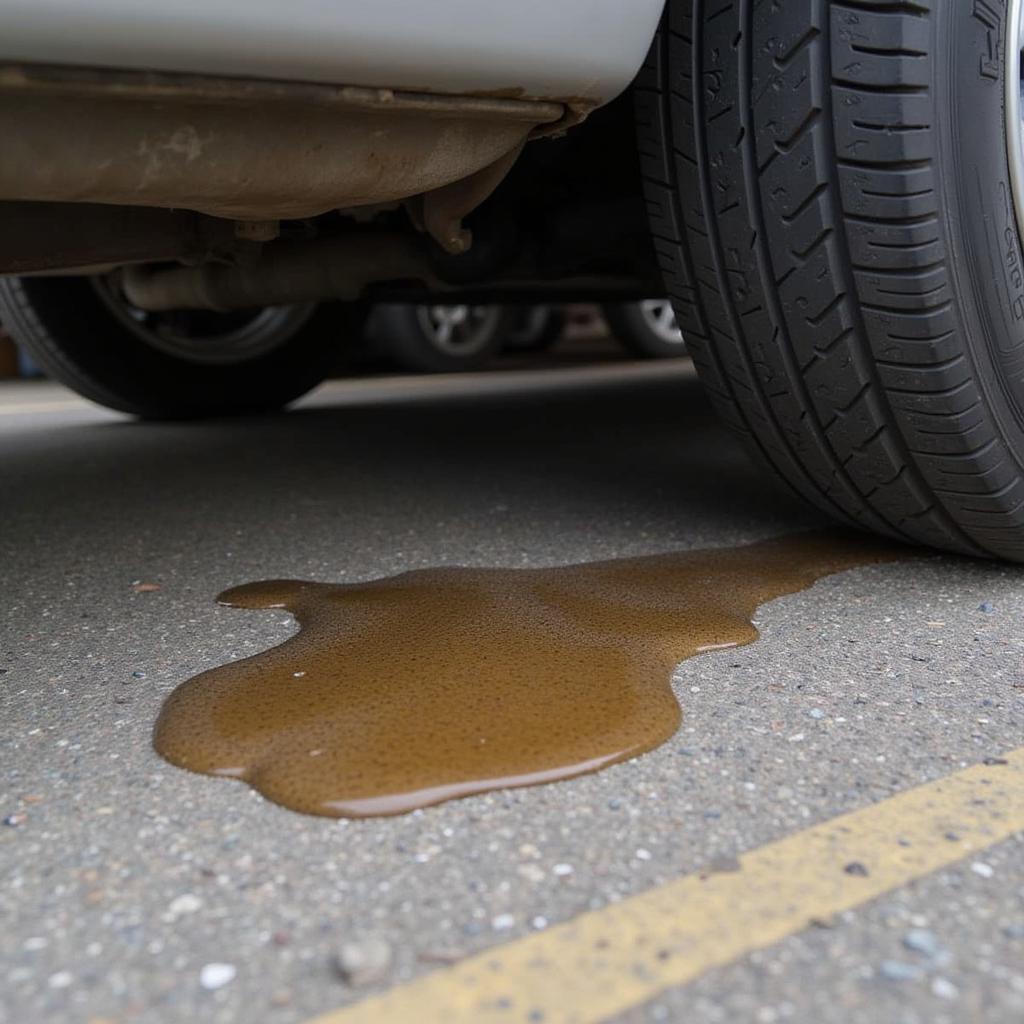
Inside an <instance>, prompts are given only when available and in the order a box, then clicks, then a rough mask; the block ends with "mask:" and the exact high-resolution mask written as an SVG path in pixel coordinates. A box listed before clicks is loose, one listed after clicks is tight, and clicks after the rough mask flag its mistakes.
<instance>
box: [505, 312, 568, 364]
mask: <svg viewBox="0 0 1024 1024" xmlns="http://www.w3.org/2000/svg"><path fill="white" fill-rule="evenodd" d="M512 314H513V322H512V326H511V329H510V330H509V332H508V334H507V336H506V338H505V351H506V352H519V353H526V352H550V351H551V349H553V348H554V347H555V346H556V345H557V344H558V343H559V342H560V341H561V340H562V335H564V334H565V324H566V318H565V313H564V312H563V311H562V310H561V309H559V308H558V307H557V306H516V307H513V309H512Z"/></svg>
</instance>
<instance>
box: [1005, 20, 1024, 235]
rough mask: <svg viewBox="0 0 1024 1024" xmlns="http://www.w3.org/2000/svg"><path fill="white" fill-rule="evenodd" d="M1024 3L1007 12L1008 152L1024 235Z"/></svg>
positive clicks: (1018, 220) (1018, 225) (1017, 211)
mask: <svg viewBox="0 0 1024 1024" xmlns="http://www.w3.org/2000/svg"><path fill="white" fill-rule="evenodd" d="M1022 11H1024V0H1009V3H1008V4H1007V11H1006V59H1005V65H1006V71H1005V76H1004V77H1005V79H1006V102H1005V103H1004V107H1005V109H1006V148H1007V158H1008V162H1009V165H1010V188H1011V190H1012V192H1013V205H1014V209H1015V213H1016V215H1017V231H1018V233H1019V234H1022V235H1024V229H1022V227H1021V226H1022V225H1024V123H1022V121H1021V118H1022V117H1024V102H1022V97H1021V61H1022V60H1024V14H1022Z"/></svg>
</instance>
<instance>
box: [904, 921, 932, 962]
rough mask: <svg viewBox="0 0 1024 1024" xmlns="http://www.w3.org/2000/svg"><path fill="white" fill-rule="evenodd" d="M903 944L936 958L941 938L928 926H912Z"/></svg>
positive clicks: (923, 954)
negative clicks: (929, 929)
mask: <svg viewBox="0 0 1024 1024" xmlns="http://www.w3.org/2000/svg"><path fill="white" fill-rule="evenodd" d="M903 945H904V946H906V947H907V949H910V950H913V951H914V952H915V953H920V954H921V955H922V956H927V957H930V958H934V957H936V956H938V955H939V940H938V939H937V938H936V937H935V933H934V932H930V931H928V929H927V928H912V929H911V930H910V931H909V932H907V934H906V935H904V936H903Z"/></svg>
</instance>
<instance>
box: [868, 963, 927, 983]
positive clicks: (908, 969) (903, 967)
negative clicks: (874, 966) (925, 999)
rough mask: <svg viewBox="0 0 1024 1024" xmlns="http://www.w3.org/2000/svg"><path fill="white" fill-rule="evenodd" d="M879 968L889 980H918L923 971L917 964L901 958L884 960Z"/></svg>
mask: <svg viewBox="0 0 1024 1024" xmlns="http://www.w3.org/2000/svg"><path fill="white" fill-rule="evenodd" d="M878 970H879V973H880V974H881V975H882V977H883V978H887V979H888V980H889V981H916V980H917V979H918V978H920V977H921V975H922V973H923V972H922V970H921V968H920V967H918V966H917V964H905V963H903V962H902V961H901V960H883V961H882V963H881V964H880V965H879V968H878Z"/></svg>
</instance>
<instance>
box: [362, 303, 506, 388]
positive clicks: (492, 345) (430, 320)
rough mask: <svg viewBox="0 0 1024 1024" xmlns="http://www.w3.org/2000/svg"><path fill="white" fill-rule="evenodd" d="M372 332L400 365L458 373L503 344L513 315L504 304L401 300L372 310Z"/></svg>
mask: <svg viewBox="0 0 1024 1024" xmlns="http://www.w3.org/2000/svg"><path fill="white" fill-rule="evenodd" d="M374 321H375V324H374V327H375V333H376V334H377V336H378V337H379V339H380V343H381V345H382V346H383V348H384V350H385V351H386V352H387V354H388V355H389V356H390V357H391V358H392V359H393V360H394V361H395V362H396V363H398V364H399V365H400V366H404V367H405V368H406V369H409V370H418V371H420V372H422V373H457V372H459V371H462V370H476V369H479V368H480V367H481V366H484V365H486V364H487V363H488V362H489V361H490V360H491V359H492V358H493V356H494V355H495V354H496V353H497V352H499V351H500V350H501V348H502V346H503V345H504V344H505V339H506V338H507V336H508V334H509V332H510V331H511V329H512V327H513V324H514V317H513V314H512V312H511V311H510V310H507V309H506V308H505V307H504V306H467V305H444V306H442V305H437V306H426V305H422V306H414V305H405V304H395V305H390V304H389V305H381V306H377V307H376V308H375V310H374Z"/></svg>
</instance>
